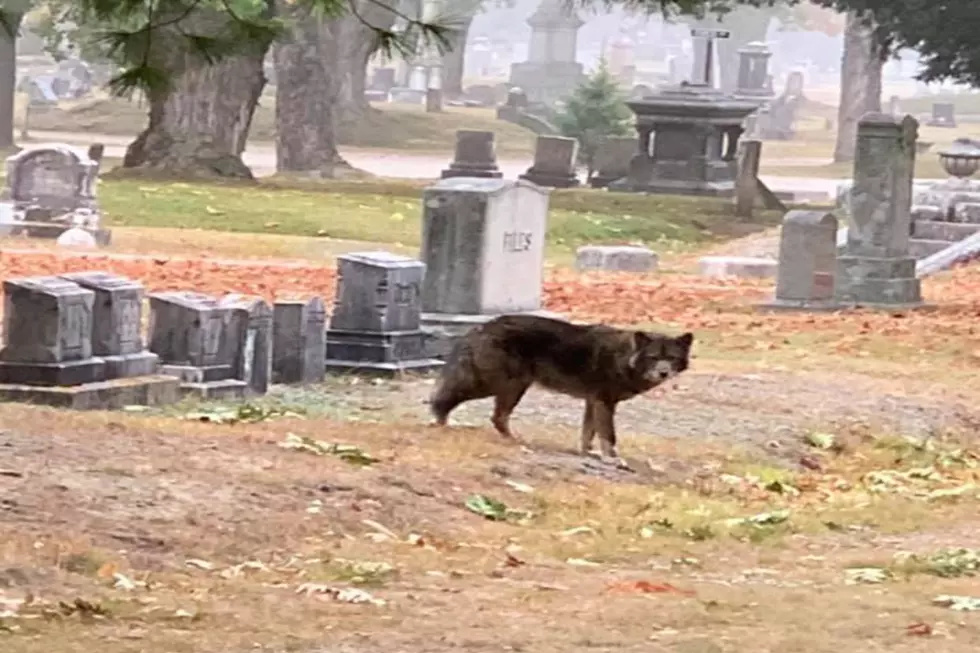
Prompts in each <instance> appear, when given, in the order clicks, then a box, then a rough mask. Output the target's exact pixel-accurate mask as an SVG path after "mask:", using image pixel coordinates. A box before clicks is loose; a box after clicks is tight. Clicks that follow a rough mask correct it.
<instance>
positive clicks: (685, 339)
mask: <svg viewBox="0 0 980 653" xmlns="http://www.w3.org/2000/svg"><path fill="white" fill-rule="evenodd" d="M676 341H677V344H679V345H680V346H681V347H683V348H684V349H690V348H691V345H693V344H694V334H693V333H691V332H690V331H688V332H687V333H683V334H681V335H679V336H677V338H676Z"/></svg>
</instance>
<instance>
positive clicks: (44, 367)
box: [0, 277, 178, 409]
mask: <svg viewBox="0 0 980 653" xmlns="http://www.w3.org/2000/svg"><path fill="white" fill-rule="evenodd" d="M4 294H5V302H4V333H5V341H6V346H5V347H4V348H3V349H2V350H0V399H4V400H11V401H27V402H32V403H43V404H49V405H54V406H60V407H64V408H76V409H92V408H95V409H112V408H122V407H123V406H127V405H134V404H144V405H149V404H165V403H172V402H174V401H176V400H177V388H178V382H177V380H176V379H174V378H171V377H167V376H160V375H153V374H148V375H141V376H133V377H127V378H115V379H106V369H107V365H106V361H105V360H104V359H103V358H102V357H99V356H94V355H93V342H92V338H93V334H94V333H96V334H99V337H100V339H103V342H100V343H99V348H102V347H103V346H105V345H108V346H109V347H110V350H112V347H115V348H116V350H120V349H122V350H125V349H126V348H127V346H126V345H124V343H132V342H133V335H132V331H131V329H129V328H128V327H127V326H126V324H127V323H126V322H125V321H122V322H118V321H117V322H115V324H116V325H117V326H119V327H120V329H121V330H122V331H123V333H121V334H119V337H117V338H109V341H108V342H106V341H105V338H107V337H108V336H107V333H108V330H109V327H108V326H106V325H104V324H101V323H99V322H101V321H102V320H105V319H109V320H110V321H111V320H116V319H117V318H118V317H119V316H118V315H113V313H114V310H113V309H109V311H108V312H107V311H105V310H103V309H104V307H101V308H99V307H97V306H96V304H97V303H98V301H99V299H98V295H99V294H100V293H96V292H93V291H92V290H89V289H87V288H83V287H82V286H80V285H79V284H77V283H75V282H73V281H70V280H68V279H65V278H61V277H30V278H24V279H12V280H9V281H6V282H4ZM123 303H125V302H123ZM137 337H138V336H137Z"/></svg>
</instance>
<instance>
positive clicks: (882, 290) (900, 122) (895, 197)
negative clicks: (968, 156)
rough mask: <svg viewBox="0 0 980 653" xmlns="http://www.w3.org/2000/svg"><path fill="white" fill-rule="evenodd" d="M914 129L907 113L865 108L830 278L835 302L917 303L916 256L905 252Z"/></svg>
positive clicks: (889, 305) (876, 304)
mask: <svg viewBox="0 0 980 653" xmlns="http://www.w3.org/2000/svg"><path fill="white" fill-rule="evenodd" d="M917 133H918V122H917V121H916V120H915V119H914V118H912V117H911V116H905V117H904V118H895V117H894V116H890V115H887V114H882V113H869V114H866V115H865V116H864V117H863V118H862V119H861V121H860V122H859V123H858V134H857V146H856V152H855V159H854V185H853V187H852V189H851V194H850V195H851V196H850V206H851V211H850V217H849V220H848V222H849V224H848V230H847V242H846V244H845V246H844V254H843V255H842V256H840V257H838V259H837V271H836V274H835V279H834V299H835V301H837V302H838V303H839V304H842V305H862V306H881V307H888V308H899V307H916V306H920V305H921V304H922V295H921V290H920V284H919V280H918V279H916V277H915V258H914V257H913V256H910V255H909V235H910V231H911V216H910V208H911V202H912V178H913V171H914V167H915V140H916V136H917Z"/></svg>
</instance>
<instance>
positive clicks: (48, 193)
mask: <svg viewBox="0 0 980 653" xmlns="http://www.w3.org/2000/svg"><path fill="white" fill-rule="evenodd" d="M6 169H7V176H6V179H5V180H4V189H3V192H2V195H0V198H2V199H3V200H5V201H10V202H13V204H14V208H15V210H17V211H21V212H23V213H24V214H25V219H24V221H23V223H22V226H23V227H25V228H26V229H27V232H28V235H31V236H38V237H44V238H57V237H58V236H59V235H61V233H62V232H63V231H65V230H67V229H68V228H70V227H72V226H77V227H81V228H84V229H86V230H88V231H90V232H92V235H93V236H95V238H96V241H97V242H99V243H100V244H106V243H108V242H109V238H110V232H109V231H107V230H104V229H100V228H99V221H100V213H99V207H98V203H97V202H96V199H95V182H96V177H97V176H98V170H99V162H97V161H93V160H92V159H90V158H89V157H88V156H86V155H82V154H80V153H79V152H77V151H76V150H75V149H74V148H72V147H70V146H68V145H37V146H34V147H30V148H25V149H23V150H21V151H20V152H18V153H17V154H15V155H13V156H10V157H7V160H6ZM73 223H75V224H73Z"/></svg>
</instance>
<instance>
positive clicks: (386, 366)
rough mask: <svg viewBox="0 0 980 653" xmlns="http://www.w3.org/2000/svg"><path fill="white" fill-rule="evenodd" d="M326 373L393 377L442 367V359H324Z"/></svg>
mask: <svg viewBox="0 0 980 653" xmlns="http://www.w3.org/2000/svg"><path fill="white" fill-rule="evenodd" d="M326 363H327V364H326V371H327V373H328V374H331V373H332V374H363V375H365V376H380V377H394V376H398V375H400V374H406V373H409V374H425V373H427V372H434V371H436V370H440V369H442V367H443V365H445V362H444V361H441V360H438V359H435V358H419V359H417V360H413V361H395V362H391V363H365V362H363V361H341V360H332V359H330V358H328V359H327V361H326Z"/></svg>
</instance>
